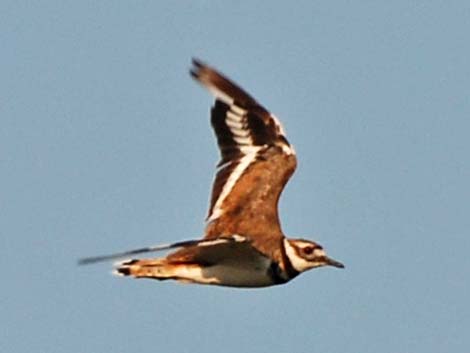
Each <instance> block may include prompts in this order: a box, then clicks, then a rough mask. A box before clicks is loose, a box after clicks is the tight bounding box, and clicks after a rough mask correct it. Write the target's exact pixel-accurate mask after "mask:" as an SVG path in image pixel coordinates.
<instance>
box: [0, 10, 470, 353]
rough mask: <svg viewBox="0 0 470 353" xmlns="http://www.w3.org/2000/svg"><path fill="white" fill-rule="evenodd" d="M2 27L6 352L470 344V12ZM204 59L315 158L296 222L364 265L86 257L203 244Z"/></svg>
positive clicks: (26, 22) (206, 162) (193, 14)
mask: <svg viewBox="0 0 470 353" xmlns="http://www.w3.org/2000/svg"><path fill="white" fill-rule="evenodd" d="M294 4H295V5H294ZM0 17H1V19H0V43H1V55H0V62H1V65H0V121H1V128H0V168H1V170H0V179H1V183H0V188H1V189H0V203H1V207H0V232H1V236H0V247H1V256H0V264H1V268H2V270H3V271H2V276H1V277H2V279H1V282H0V283H1V284H0V286H1V290H0V301H1V303H0V351H2V352H9V353H16V352H48V353H55V352H139V353H147V352H208V353H212V352H227V353H230V352H299V353H303V352H354V353H366V352H371V353H372V352H393V353H398V352H403V353H405V352H414V353H424V352H426V353H432V352H436V353H437V352H462V353H464V352H469V350H470V336H469V332H470V331H469V330H470V305H469V298H470V280H469V279H470V256H469V251H470V237H469V229H470V212H469V210H470V207H469V206H470V202H469V200H470V188H469V180H470V138H469V134H470V42H469V34H470V3H469V2H468V1H354V2H353V1H334V2H329V1H327V2H325V1H296V2H292V3H291V4H289V2H285V1H283V2H278V3H275V2H272V1H264V2H252V1H213V2H210V1H168V2H152V1H139V2H130V1H103V2H95V1H58V2H47V1H46V2H42V3H41V2H29V1H24V2H21V3H20V2H16V1H2V2H1V4H0ZM192 56H196V57H198V58H201V59H203V60H204V61H206V62H208V63H210V64H212V65H213V66H215V67H217V68H219V69H220V70H221V71H223V72H224V73H226V74H227V75H228V76H230V77H231V78H233V79H235V80H236V81H237V82H239V83H240V84H241V85H242V86H243V87H244V88H246V89H247V90H248V91H249V92H251V93H252V94H253V95H254V96H255V97H256V98H257V99H258V100H259V101H260V102H262V104H264V105H265V106H266V107H268V108H269V109H270V110H271V111H272V112H274V113H275V114H276V115H278V116H279V117H280V119H281V121H282V122H283V124H284V127H285V129H286V131H287V134H288V137H289V140H290V141H291V142H292V144H293V145H294V146H295V148H296V150H297V153H298V157H299V166H298V170H297V173H296V174H295V175H294V177H293V178H292V179H291V181H290V183H289V184H288V187H287V189H286V190H285V192H284V194H283V197H282V200H281V205H280V207H281V216H282V221H283V228H284V231H285V233H286V234H288V235H291V236H295V237H299V236H301V237H306V238H311V239H315V240H317V241H318V242H319V243H321V244H322V245H323V246H325V248H326V249H327V251H328V252H329V254H330V255H331V256H332V257H333V258H336V259H338V260H340V261H342V262H344V263H345V264H346V269H345V270H337V269H333V268H324V269H318V270H314V271H310V272H307V273H305V274H303V275H301V276H300V277H299V278H297V279H295V280H294V281H292V282H290V283H288V284H287V285H284V286H279V287H272V288H265V289H254V290H240V289H230V288H218V287H204V286H189V285H181V284H177V283H174V282H164V283H162V282H157V281H149V280H147V281H145V280H140V281H137V280H130V279H125V278H115V277H113V276H110V275H109V272H110V270H111V264H110V263H105V264H99V265H95V266H88V267H78V266H77V264H76V261H77V259H78V258H79V257H83V256H90V255H96V254H102V253H107V252H114V251H121V250H126V249H132V248H136V247H141V246H145V245H150V244H158V243H166V242H172V241H176V240H182V239H190V238H198V237H199V236H201V235H202V232H203V225H204V223H203V220H204V218H205V215H206V212H207V200H208V197H209V196H208V194H209V189H210V186H211V182H212V178H213V170H214V166H215V164H216V162H217V160H218V151H217V150H216V145H215V139H214V137H213V134H212V131H211V130H210V127H209V109H210V105H211V104H212V101H213V100H212V98H211V97H210V95H209V94H208V93H207V92H205V91H204V90H203V89H202V88H201V87H199V86H198V85H197V84H195V83H194V82H193V81H192V80H191V79H190V78H189V75H188V69H189V66H190V59H191V57H192Z"/></svg>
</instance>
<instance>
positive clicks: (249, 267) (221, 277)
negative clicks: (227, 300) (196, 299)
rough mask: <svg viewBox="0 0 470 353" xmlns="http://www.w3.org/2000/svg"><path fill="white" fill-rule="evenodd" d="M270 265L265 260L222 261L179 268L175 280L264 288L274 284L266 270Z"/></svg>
mask: <svg viewBox="0 0 470 353" xmlns="http://www.w3.org/2000/svg"><path fill="white" fill-rule="evenodd" d="M270 264H271V261H269V260H268V259H267V258H262V257H259V258H258V259H257V261H249V262H243V261H239V262H237V261H224V262H222V263H219V264H215V265H212V266H207V267H201V266H181V267H180V268H179V269H178V270H177V271H176V272H177V276H176V277H177V278H175V279H177V280H180V281H182V282H193V283H201V284H213V285H219V286H230V287H266V286H271V285H273V284H275V283H274V281H273V279H272V277H271V276H270V275H269V272H268V269H269V266H270Z"/></svg>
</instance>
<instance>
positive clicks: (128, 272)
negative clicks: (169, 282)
mask: <svg viewBox="0 0 470 353" xmlns="http://www.w3.org/2000/svg"><path fill="white" fill-rule="evenodd" d="M173 267H174V266H172V265H171V264H169V263H168V261H167V260H166V259H133V260H128V261H124V262H120V263H118V264H117V266H116V269H115V271H114V274H116V275H118V276H132V277H135V278H154V279H158V280H164V279H170V278H174V275H175V274H174V269H173Z"/></svg>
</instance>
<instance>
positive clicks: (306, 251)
mask: <svg viewBox="0 0 470 353" xmlns="http://www.w3.org/2000/svg"><path fill="white" fill-rule="evenodd" d="M303 250H304V253H305V254H307V255H310V254H311V253H313V250H315V248H314V247H313V246H306V247H305V248H304V249H303Z"/></svg>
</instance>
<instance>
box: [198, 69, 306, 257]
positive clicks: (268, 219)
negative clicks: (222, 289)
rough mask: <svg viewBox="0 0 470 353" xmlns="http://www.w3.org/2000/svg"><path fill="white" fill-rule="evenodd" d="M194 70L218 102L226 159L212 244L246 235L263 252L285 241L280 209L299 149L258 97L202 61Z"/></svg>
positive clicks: (217, 188) (210, 231)
mask: <svg viewBox="0 0 470 353" xmlns="http://www.w3.org/2000/svg"><path fill="white" fill-rule="evenodd" d="M193 65H194V66H193V69H192V70H191V75H192V76H193V77H194V78H195V79H196V80H197V81H198V82H200V83H201V84H202V85H203V86H205V87H206V88H207V89H208V90H209V91H211V92H212V93H213V94H214V95H215V97H216V101H215V104H214V106H213V108H212V112H211V123H212V127H213V128H214V131H215V134H216V137H217V143H218V145H219V148H220V153H221V161H220V163H219V164H218V169H217V172H216V177H215V181H214V186H213V189H212V195H211V200H210V207H209V214H208V218H207V220H208V225H207V228H206V238H217V237H220V236H229V235H232V234H240V235H243V236H245V237H247V238H249V239H250V240H251V241H252V242H253V243H254V245H255V246H256V247H258V248H259V249H261V250H263V248H268V247H269V244H270V243H271V242H279V241H281V240H282V238H283V234H282V231H281V226H280V223H279V217H278V211H277V203H278V200H279V196H280V194H281V192H282V190H283V188H284V185H285V184H286V183H287V181H288V180H289V178H290V176H291V175H292V173H293V172H294V170H295V167H296V164H297V162H296V157H295V152H294V149H293V148H292V146H291V145H290V144H289V142H288V141H287V139H286V137H285V135H284V131H283V129H282V126H281V124H280V123H279V121H278V120H277V119H276V117H275V116H274V115H273V114H271V113H269V112H268V111H267V110H266V109H265V108H264V107H263V106H261V105H260V104H258V102H256V100H255V99H254V98H253V97H251V96H250V95H249V94H248V93H246V92H245V91H244V90H243V89H241V88H240V87H238V86H237V85H236V84H234V83H233V82H231V81H230V80H229V79H228V78H226V77H224V76H223V75H222V74H220V73H219V72H217V71H216V70H214V69H213V68H211V67H209V66H207V65H205V64H203V63H201V62H200V61H197V60H193ZM265 245H266V246H265ZM263 252H264V253H266V252H268V251H263Z"/></svg>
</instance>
